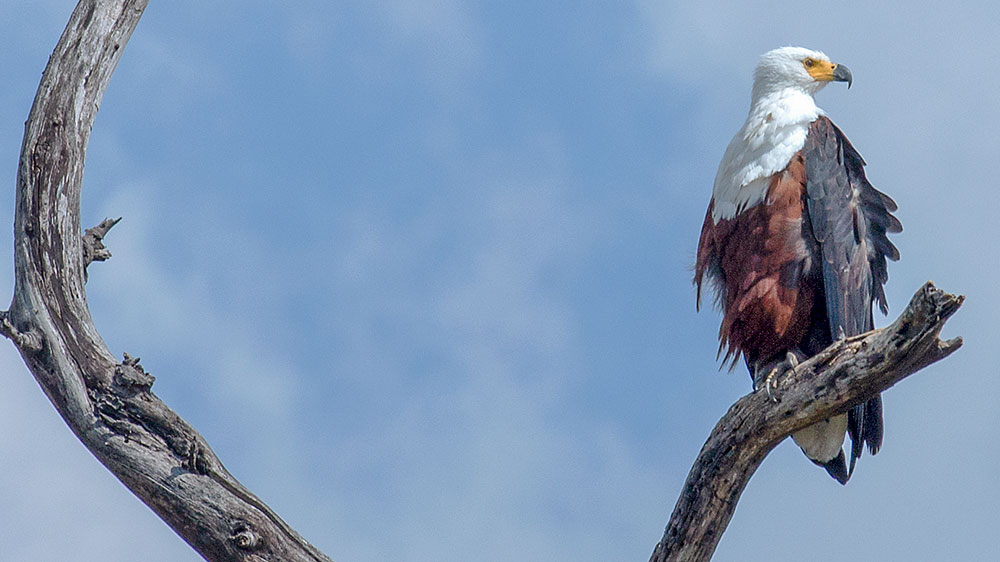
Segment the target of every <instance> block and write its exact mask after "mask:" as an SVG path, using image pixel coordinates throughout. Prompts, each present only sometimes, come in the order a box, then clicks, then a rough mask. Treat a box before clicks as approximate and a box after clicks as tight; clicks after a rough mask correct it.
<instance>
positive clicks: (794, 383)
mask: <svg viewBox="0 0 1000 562" xmlns="http://www.w3.org/2000/svg"><path fill="white" fill-rule="evenodd" d="M963 300H964V297H961V296H956V295H951V294H948V293H945V292H944V291H941V290H940V289H937V288H936V287H934V285H933V284H932V283H930V282H928V283H926V284H925V285H924V286H923V287H921V288H920V290H918V291H917V293H916V294H915V295H914V296H913V299H912V300H911V301H910V304H909V306H907V308H906V310H904V311H903V313H902V314H901V315H900V316H899V318H898V319H897V320H896V321H895V322H893V323H892V324H891V325H889V326H887V327H885V328H882V329H879V330H874V331H871V332H868V333H867V334H862V335H859V336H854V337H851V338H847V339H845V340H841V341H839V342H836V343H834V344H833V345H831V346H830V347H829V348H827V349H826V350H824V351H822V352H821V353H820V354H819V355H817V356H815V357H813V358H811V359H809V360H808V361H805V362H804V363H802V364H800V365H799V366H798V367H797V368H796V369H795V370H794V371H792V372H789V373H787V374H786V375H784V376H783V377H781V379H780V380H779V381H778V389H777V390H778V392H777V394H778V396H779V399H778V401H777V402H772V401H771V400H770V399H769V398H768V397H767V393H765V392H757V393H754V394H749V395H747V396H744V397H742V398H740V399H739V400H737V401H736V403H735V404H733V405H732V407H730V408H729V411H728V412H726V415H724V416H723V417H722V419H721V420H719V423H718V424H717V425H716V426H715V429H714V430H712V434H711V435H710V436H709V438H708V441H707V442H705V445H704V446H703V447H702V449H701V453H699V454H698V459H697V460H696V461H695V463H694V466H693V467H692V468H691V472H690V473H688V477H687V481H686V482H685V483H684V488H683V489H682V490H681V495H680V498H679V499H678V500H677V505H676V506H675V507H674V512H673V514H672V515H671V516H670V522H669V523H668V524H667V529H666V531H665V532H664V533H663V539H662V540H661V541H660V542H659V544H657V545H656V548H655V550H654V551H653V554H652V556H651V557H650V562H704V561H707V560H710V559H711V558H712V554H713V553H714V552H715V547H716V546H717V545H718V544H719V540H720V539H721V538H722V533H723V531H725V529H726V526H727V525H729V520H730V519H731V518H732V516H733V511H734V510H735V509H736V502H738V501H739V499H740V494H742V493H743V489H744V488H745V487H746V485H747V482H748V481H749V480H750V476H752V475H753V473H754V471H756V470H757V467H759V466H760V463H761V462H763V460H764V457H766V456H767V454H768V453H769V452H771V450H772V449H774V447H776V446H777V445H778V443H780V442H781V441H782V440H784V439H785V438H786V437H788V436H789V435H791V434H792V433H793V432H795V431H797V430H799V429H802V428H804V427H806V426H809V425H812V424H814V423H816V422H818V421H821V420H824V419H827V418H829V417H832V416H834V415H837V414H840V413H843V412H846V411H847V410H848V409H850V408H851V407H852V406H854V405H855V404H859V403H861V402H862V401H864V400H866V399H868V398H870V397H871V396H873V395H875V394H876V393H878V392H881V391H883V390H885V389H887V388H889V387H891V386H892V385H894V384H896V383H897V382H899V381H901V380H903V379H904V378H905V377H908V376H909V375H911V374H913V373H915V372H917V371H918V370H920V369H922V368H924V367H926V366H927V365H930V364H931V363H934V362H935V361H938V360H941V359H944V358H945V357H947V356H948V355H950V354H951V353H953V352H954V351H956V350H957V349H958V348H959V347H961V346H962V339H961V338H955V339H952V340H948V341H941V340H940V339H939V338H938V334H940V333H941V329H942V328H943V327H944V324H945V322H946V321H947V320H948V318H949V317H950V316H951V315H952V314H954V313H955V312H956V311H957V310H958V308H959V307H960V306H961V305H962V301H963Z"/></svg>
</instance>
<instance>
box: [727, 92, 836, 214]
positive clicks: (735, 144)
mask: <svg viewBox="0 0 1000 562" xmlns="http://www.w3.org/2000/svg"><path fill="white" fill-rule="evenodd" d="M823 114H824V113H823V110H822V109H820V108H819V107H818V106H817V105H816V102H815V101H814V100H813V97H812V95H811V93H809V92H804V91H802V89H800V88H792V87H790V88H783V89H771V90H768V89H763V88H761V89H760V91H758V87H757V85H755V86H754V91H753V100H752V102H751V105H750V113H749V115H747V120H746V122H745V123H744V124H743V127H742V128H740V130H739V132H737V133H736V136H735V137H733V140H732V141H730V143H729V147H728V148H726V154H725V155H724V156H723V157H722V162H721V163H720V164H719V171H718V172H717V173H716V175H715V187H714V188H713V190H712V199H713V201H714V203H713V208H712V218H713V219H714V220H715V221H716V222H718V221H719V220H721V219H731V218H733V217H735V216H736V215H738V214H739V213H741V212H743V211H744V210H745V209H748V208H750V207H753V206H754V205H757V204H758V203H760V202H762V201H763V200H764V197H765V195H766V194H767V189H768V187H770V178H771V176H772V175H774V174H775V173H777V172H780V171H781V170H783V169H785V166H787V165H788V162H789V161H790V160H791V159H792V156H794V155H795V153H796V152H798V151H799V150H801V149H802V147H803V146H804V145H805V142H806V134H807V133H808V132H809V124H810V123H812V122H813V121H815V120H816V118H817V117H819V116H821V115H823Z"/></svg>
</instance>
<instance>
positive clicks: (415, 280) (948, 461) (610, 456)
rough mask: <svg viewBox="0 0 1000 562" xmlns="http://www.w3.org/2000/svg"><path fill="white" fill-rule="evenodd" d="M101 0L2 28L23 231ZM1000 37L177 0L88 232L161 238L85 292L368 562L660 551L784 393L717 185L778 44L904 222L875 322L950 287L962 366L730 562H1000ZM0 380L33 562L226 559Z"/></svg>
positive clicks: (618, 9) (187, 409)
mask: <svg viewBox="0 0 1000 562" xmlns="http://www.w3.org/2000/svg"><path fill="white" fill-rule="evenodd" d="M72 8H73V2H70V1H65V0H59V1H55V0H4V2H2V3H0V69H2V70H0V73H2V74H0V75H2V84H3V85H2V86H0V155H5V156H3V158H0V179H2V182H0V185H6V186H7V189H8V191H7V196H6V197H0V217H7V218H6V219H5V220H7V221H9V222H8V224H12V223H13V201H14V185H15V177H16V166H17V157H18V152H19V149H20V142H21V136H22V133H23V123H24V120H25V119H26V117H27V114H28V110H29V108H30V104H31V101H32V99H33V96H34V92H35V89H36V88H37V86H38V80H39V77H40V76H41V72H42V70H43V68H44V65H45V63H46V61H47V58H48V55H49V53H50V52H51V51H52V48H53V47H54V45H55V42H56V41H57V39H58V37H59V34H60V33H61V31H62V29H63V27H64V26H65V23H66V21H67V20H68V18H69V14H70V12H71V11H72ZM998 31H1000V29H998V24H997V13H996V8H995V6H994V5H993V3H990V2H970V3H956V4H950V5H948V7H947V8H945V7H944V5H943V4H941V3H936V2H916V3H893V2H884V3H871V2H845V3H842V4H839V5H838V6H837V7H836V8H831V7H829V5H827V4H819V3H808V2H806V3H802V2H796V3H792V2H769V3H762V2H739V3H736V2H734V3H713V2H700V3H690V2H684V3H679V2H678V3H674V2H651V1H648V0H642V1H632V2H616V3H611V2H585V3H565V2H519V1H513V2H503V3H500V2H491V3H484V2H462V1H459V0H420V1H417V0H391V1H385V2H379V3H365V2H356V1H344V2H320V1H316V0H303V1H301V2H298V3H295V4H288V3H284V2H269V1H263V0H248V1H246V2H242V3H241V4H240V6H239V8H238V9H235V10H234V9H233V7H232V4H231V3H219V2H211V1H209V2H204V1H199V2H194V1H190V0H175V1H174V2H157V1H155V0H154V1H153V2H151V3H150V6H149V8H148V9H147V11H146V14H145V15H144V17H143V19H142V21H141V22H140V23H139V27H138V29H137V30H136V32H135V34H134V35H133V37H132V40H131V42H130V43H129V45H128V46H127V49H126V51H125V53H124V56H123V58H122V61H121V63H120V64H119V67H118V70H117V71H116V73H115V75H114V77H113V79H112V81H111V84H110V87H109V89H108V91H107V93H106V95H105V97H104V101H103V103H102V105H101V109H100V112H99V114H98V117H97V121H96V123H95V125H94V130H93V135H92V138H91V142H90V145H89V150H88V155H87V162H86V172H85V177H84V190H83V206H82V215H83V223H84V224H85V225H86V226H90V225H94V224H97V223H98V222H99V221H100V220H101V219H103V218H105V217H118V216H121V217H124V218H123V220H122V222H121V223H120V224H119V225H118V226H117V227H115V229H114V230H112V231H111V233H110V234H109V236H108V238H107V239H106V243H107V245H108V247H109V249H110V250H111V252H112V253H113V255H114V257H113V258H112V259H111V260H110V261H108V262H106V263H100V264H94V265H92V266H91V267H90V277H89V282H88V285H87V291H88V294H87V298H88V302H89V304H90V307H91V311H92V313H93V317H94V319H95V322H96V325H97V327H98V329H99V330H100V332H101V334H102V336H103V337H104V339H105V340H106V342H107V344H108V346H109V348H110V349H111V350H112V352H113V353H115V354H116V355H118V356H119V357H120V356H121V355H122V353H123V352H128V353H129V354H131V355H133V356H139V357H141V358H142V364H143V366H144V367H145V368H146V369H147V370H148V371H149V372H151V373H152V374H153V375H154V376H156V383H155V385H154V386H153V390H154V392H155V393H156V394H157V395H158V396H160V397H161V398H162V399H163V400H164V401H165V402H166V403H167V404H169V405H170V406H171V407H173V408H174V409H175V410H176V411H177V412H178V413H180V414H181V415H182V416H183V417H185V418H186V419H187V420H188V421H189V422H191V423H192V424H193V425H194V426H195V427H196V428H198V430H199V431H201V433H202V434H203V435H204V436H205V437H206V439H207V440H208V441H209V443H210V444H211V445H212V446H213V448H214V450H215V451H216V453H217V454H218V455H219V457H220V458H221V459H222V461H223V462H224V463H225V464H226V466H227V468H228V469H229V470H230V471H231V472H232V473H233V474H234V475H235V476H236V477H237V478H239V479H240V480H241V481H242V482H243V483H244V484H245V485H246V486H248V487H249V488H250V489H251V490H253V491H254V492H255V493H256V494H257V495H258V496H260V497H261V498H262V499H263V500H264V501H265V502H267V503H268V504H269V505H270V506H271V507H272V508H274V509H275V510H276V511H277V512H278V513H279V514H280V515H281V516H282V517H283V518H284V519H285V520H286V521H287V522H288V523H289V524H291V525H292V526H293V527H295V528H296V529H297V530H298V531H299V532H300V533H301V534H302V535H303V536H304V537H306V538H307V539H308V540H309V541H310V542H312V543H314V544H315V545H317V546H318V547H319V548H320V549H322V550H323V551H324V552H325V553H326V554H327V555H329V556H331V557H332V558H333V559H334V560H337V561H338V562H350V561H363V560H379V559H387V558H391V559H394V560H400V561H406V562H409V561H413V562H418V561H428V560H434V561H459V560H468V559H477V560H484V561H491V560H496V561H508V560H539V561H542V560H544V561H560V560H574V561H595V562H606V561H627V560H646V559H647V558H648V556H649V554H650V552H651V551H652V549H653V547H654V546H655V544H656V542H657V541H658V540H659V539H660V537H661V535H662V533H663V528H664V526H665V525H666V522H667V519H668V518H669V515H670V512H671V511H672V509H673V506H674V503H675V501H676V498H677V494H678V493H679V491H680V489H681V485H682V484H683V482H684V479H685V477H686V475H687V472H688V470H689V468H690V466H691V464H692V463H693V461H694V459H695V457H696V456H697V453H698V451H699V449H700V448H701V445H702V444H703V443H704V441H705V439H706V438H707V437H708V434H709V432H710V431H711V429H712V427H713V426H714V424H715V423H716V421H717V420H718V419H719V417H721V416H722V415H723V414H724V413H725V411H726V410H727V408H728V407H729V405H730V404H731V403H732V402H733V401H735V400H736V399H737V398H739V397H740V396H741V395H743V394H745V393H747V392H749V391H750V383H749V378H748V377H747V375H746V372H745V371H743V370H739V369H737V370H736V371H734V372H732V373H728V372H726V371H720V370H719V367H718V362H717V361H716V359H715V351H716V347H717V341H716V333H717V330H718V322H719V316H718V313H717V312H716V311H714V310H711V309H710V308H709V309H703V310H702V311H701V312H700V313H698V312H696V311H695V307H694V290H693V288H692V286H691V267H692V264H693V262H694V250H695V246H696V243H697V237H698V234H699V229H700V225H701V222H702V219H703V217H704V212H705V208H706V206H707V203H708V199H709V196H710V192H711V186H712V179H713V178H714V175H715V170H716V166H717V165H718V161H719V159H720V158H721V156H722V153H723V150H724V148H725V146H726V143H727V142H728V141H729V138H730V137H731V136H732V134H733V133H734V132H735V131H736V129H737V128H738V127H739V126H740V124H741V123H742V121H743V119H744V117H745V115H746V111H747V107H748V102H749V91H750V79H751V72H752V69H753V66H754V64H755V63H756V59H757V57H758V56H759V54H761V53H763V52H765V51H767V50H769V49H772V48H775V47H779V46H783V45H801V46H806V47H810V48H814V49H819V50H822V51H824V52H826V53H827V54H828V55H830V57H831V58H832V59H833V60H834V61H837V62H840V63H843V64H845V65H847V66H849V67H850V68H851V70H852V72H853V74H854V85H853V87H852V88H851V89H850V90H849V91H848V90H847V89H845V88H844V87H843V85H842V84H835V85H833V86H831V87H829V88H827V89H826V90H824V91H823V92H821V93H820V94H819V95H818V96H817V100H818V102H819V105H820V106H821V107H823V108H825V109H826V111H827V112H828V114H829V115H830V116H831V117H832V118H833V120H834V121H835V122H836V123H837V124H838V125H839V126H840V127H841V128H842V129H843V130H844V131H845V133H846V134H847V135H848V137H849V138H850V139H851V140H852V142H853V143H854V145H855V147H856V148H857V149H858V150H859V151H860V152H861V154H862V155H863V156H864V157H865V159H866V160H867V162H868V164H869V165H868V168H867V170H868V176H869V179H870V180H871V181H872V183H873V184H874V185H876V186H877V187H878V188H879V189H881V190H883V191H885V192H886V193H888V194H890V195H891V196H892V197H893V198H894V199H895V200H896V201H897V203H898V204H899V212H898V213H897V216H898V217H899V218H900V220H901V221H902V222H903V225H904V231H903V233H901V234H898V235H896V236H895V237H894V238H893V241H894V242H895V243H896V245H897V246H898V247H899V249H900V252H901V254H902V259H901V261H899V262H898V263H892V264H890V270H889V271H890V280H889V283H888V285H887V287H886V293H887V295H888V298H889V304H890V317H889V318H882V317H877V319H876V324H877V325H880V326H881V325H885V324H887V323H888V322H889V321H891V319H892V318H894V317H895V315H896V314H898V313H899V312H900V311H901V310H902V309H903V307H905V305H906V303H907V302H908V301H909V299H910V297H911V296H912V294H913V293H914V292H915V291H916V290H917V288H918V287H919V286H920V285H921V284H922V283H923V282H924V281H927V280H928V279H930V280H933V281H935V283H936V284H937V285H938V286H939V287H941V288H943V289H945V290H947V291H950V292H956V293H962V294H965V295H967V297H968V300H967V301H966V304H965V306H964V307H963V308H962V309H961V310H960V311H959V313H958V314H957V315H956V316H955V317H954V318H953V319H952V320H950V321H949V323H948V325H947V326H946V329H945V332H944V334H943V335H944V336H945V337H953V336H956V335H961V336H963V337H964V338H965V346H964V347H963V348H962V349H961V350H960V351H959V352H957V353H956V354H955V355H953V356H952V357H950V358H948V359H947V360H945V361H944V362H942V363H939V364H937V365H933V366H931V367H929V368H927V369H926V370H925V371H922V372H920V373H918V374H916V375H914V376H912V377H910V378H908V379H906V380H904V381H902V382H901V383H899V384H898V385H896V386H895V387H893V388H892V389H890V390H889V391H888V392H886V393H885V395H884V400H885V418H886V422H885V424H886V436H885V445H884V447H883V449H882V451H881V452H880V453H879V454H878V456H876V457H869V456H865V457H864V458H863V459H862V460H861V461H860V462H859V465H858V469H857V471H856V472H855V475H854V477H853V479H852V480H851V482H850V483H849V484H848V485H847V486H844V487H842V486H840V485H839V484H837V483H836V482H835V481H833V480H832V479H831V478H829V476H827V475H826V473H825V472H824V471H823V470H822V469H820V468H817V467H815V466H813V465H812V464H811V463H809V462H808V461H807V460H806V458H805V457H804V456H803V455H802V454H801V452H800V451H799V450H798V449H797V448H796V447H795V446H794V444H793V443H792V442H791V441H790V440H786V441H785V442H784V443H782V444H781V445H780V446H778V447H777V448H776V449H775V450H774V451H773V452H772V453H771V455H770V456H768V458H767V459H766V460H765V461H764V463H763V465H762V466H761V467H760V469H759V470H758V471H757V473H756V474H755V475H754V477H753V478H752V480H751V481H750V483H749V485H748V487H747V489H746V491H745V492H744V494H743V497H742V499H741V501H740V503H739V505H738V508H737V510H736V513H735V516H734V517H733V519H732V522H731V524H730V525H729V527H728V529H727V531H726V532H725V534H724V535H723V537H722V540H721V542H720V544H719V547H718V550H717V553H716V557H715V559H716V560H763V559H767V560H804V559H808V560H815V561H833V560H842V559H845V558H848V559H858V560H883V561H887V562H891V561H909V560H935V559H950V560H990V559H1000V543H998V542H997V541H996V540H995V538H994V535H995V529H996V527H997V525H998V523H1000V516H998V515H997V513H998V512H997V509H996V506H997V504H998V503H1000V479H998V478H997V477H996V466H998V464H1000V450H998V445H997V444H998V443H1000V410H998V409H997V408H996V406H995V397H996V396H997V395H998V393H1000V378H998V375H1000V368H998V366H997V364H998V363H997V361H996V357H995V352H996V350H997V348H998V345H997V344H998V341H997V332H996V329H995V319H996V318H997V317H998V315H1000V292H998V289H997V283H996V281H995V279H996V278H997V276H998V275H1000V259H998V258H1000V248H998V239H1000V237H998V236H996V234H995V230H994V229H995V226H996V217H997V214H998V212H1000V204H998V203H997V199H996V197H995V195H994V194H995V191H996V186H995V185H993V182H994V181H995V178H994V177H993V175H992V172H991V171H992V170H993V169H994V168H995V167H996V166H995V163H996V159H997V154H998V153H1000V138H998V137H997V135H996V133H995V129H996V127H995V126H993V125H992V124H993V123H996V122H997V121H998V120H1000V98H998V96H997V95H996V92H997V91H1000V74H998V73H997V72H995V71H994V70H993V68H994V66H995V64H994V61H996V60H1000V33H998ZM0 255H7V256H11V255H12V250H11V236H6V237H2V236H0ZM10 263H12V260H8V264H10ZM12 289H13V276H12V266H11V265H8V266H7V267H0V299H4V298H9V297H10V294H11V291H12ZM0 381H2V389H3V391H2V392H0V424H2V426H3V427H4V429H5V431H3V432H2V433H0V473H2V474H3V475H4V478H2V479H0V498H3V500H2V501H0V562H7V561H24V560H32V561H61V560H68V559H73V560H78V561H81V562H87V561H93V562H97V561H101V562H105V561H112V562H115V561H133V560H144V561H151V562H183V561H194V560H200V557H199V556H198V555H197V554H196V553H195V552H194V551H193V550H191V549H190V548H188V547H187V546H186V545H185V544H184V543H183V542H182V541H181V540H180V539H178V538H177V536H176V535H175V534H174V533H173V532H172V531H171V530H170V529H169V528H168V527H167V526H166V525H165V524H163V523H162V522H160V521H159V519H157V518H156V517H155V515H153V514H152V512H151V511H149V510H148V509H147V508H146V507H145V506H144V505H143V504H142V503H141V502H139V501H138V500H136V499H135V498H134V497H133V496H132V495H131V493H130V492H129V491H128V490H126V489H125V488H124V487H123V486H121V485H120V484H119V483H118V482H117V480H115V479H114V477H113V476H111V474H110V473H108V472H107V471H106V470H105V469H104V468H103V467H102V466H101V465H100V464H99V463H98V462H97V461H96V460H95V459H94V458H93V457H92V456H91V455H90V454H89V453H88V452H87V451H86V450H85V449H84V447H83V446H82V445H81V444H80V443H79V442H78V441H77V440H76V438H75V437H74V436H73V435H72V433H71V432H70V431H69V430H68V429H67V428H66V426H65V424H64V423H63V422H62V420H61V419H60V418H59V416H58V414H57V413H56V412H55V410H54V409H53V408H52V406H51V405H50V404H49V403H48V401H47V399H46V398H45V396H44V394H43V393H42V392H41V391H40V390H39V388H38V385H37V384H36V383H35V382H34V380H33V379H32V378H31V376H30V374H29V373H28V372H27V370H26V369H25V367H24V365H23V363H22V362H21V360H20V358H19V356H18V355H17V353H16V352H15V351H14V348H13V346H12V345H10V344H7V345H3V344H2V342H0Z"/></svg>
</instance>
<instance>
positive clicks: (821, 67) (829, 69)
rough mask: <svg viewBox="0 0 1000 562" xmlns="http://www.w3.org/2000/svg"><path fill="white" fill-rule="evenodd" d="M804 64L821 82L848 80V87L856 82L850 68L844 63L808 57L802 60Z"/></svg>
mask: <svg viewBox="0 0 1000 562" xmlns="http://www.w3.org/2000/svg"><path fill="white" fill-rule="evenodd" d="M802 66H804V67H805V68H806V72H808V73H809V75H810V76H812V77H813V79H814V80H818V81H820V82H830V81H834V82H847V87H848V88H850V87H851V84H852V83H853V82H854V77H853V76H851V71H850V69H848V68H847V67H846V66H844V65H842V64H837V63H835V62H829V61H825V60H818V59H814V58H807V59H805V60H804V61H802Z"/></svg>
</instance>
